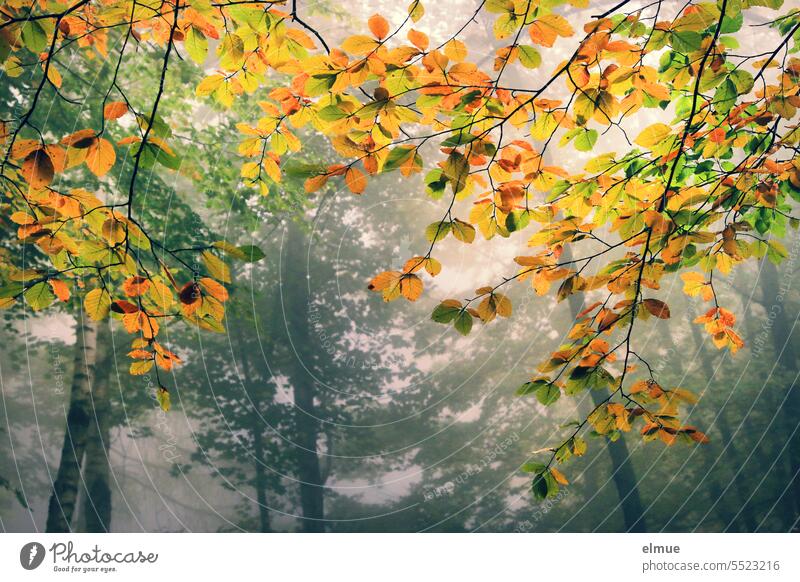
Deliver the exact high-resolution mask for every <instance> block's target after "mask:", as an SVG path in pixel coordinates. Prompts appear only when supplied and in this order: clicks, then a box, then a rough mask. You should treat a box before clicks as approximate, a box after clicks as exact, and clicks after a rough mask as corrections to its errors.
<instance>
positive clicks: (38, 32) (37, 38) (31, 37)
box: [22, 20, 47, 54]
mask: <svg viewBox="0 0 800 582" xmlns="http://www.w3.org/2000/svg"><path fill="white" fill-rule="evenodd" d="M22 42H23V43H24V44H25V47H26V48H27V49H28V50H29V51H31V52H32V53H36V54H39V53H41V52H43V51H44V50H45V49H46V48H47V33H46V32H45V30H44V28H42V25H41V24H40V23H39V21H38V20H29V21H28V22H26V23H25V24H24V25H23V28H22Z"/></svg>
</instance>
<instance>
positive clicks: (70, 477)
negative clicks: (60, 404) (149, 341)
mask: <svg viewBox="0 0 800 582" xmlns="http://www.w3.org/2000/svg"><path fill="white" fill-rule="evenodd" d="M96 345H97V324H96V323H94V322H93V321H90V320H88V319H87V318H86V317H85V316H84V315H83V313H82V312H80V311H79V312H78V321H77V324H76V340H75V367H74V372H73V376H72V387H71V389H70V401H69V411H68V412H67V419H66V420H67V429H66V433H65V434H64V444H63V445H62V447H61V461H60V463H59V466H58V473H57V476H56V480H55V482H54V483H53V491H52V495H51V497H50V504H49V506H48V510H47V531H48V532H68V531H71V523H72V516H73V513H74V512H75V502H76V500H77V497H78V486H79V483H80V475H81V461H82V460H83V452H84V449H85V448H86V438H87V435H88V432H89V420H90V418H91V417H90V411H89V406H90V400H91V398H90V397H91V385H92V380H93V377H94V367H95V359H96V356H97V354H96Z"/></svg>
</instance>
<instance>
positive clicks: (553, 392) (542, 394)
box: [536, 382, 561, 406]
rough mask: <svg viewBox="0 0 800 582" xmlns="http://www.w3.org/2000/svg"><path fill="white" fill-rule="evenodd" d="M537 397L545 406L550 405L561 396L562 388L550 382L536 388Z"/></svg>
mask: <svg viewBox="0 0 800 582" xmlns="http://www.w3.org/2000/svg"><path fill="white" fill-rule="evenodd" d="M536 398H537V399H538V400H539V402H541V403H542V404H544V405H545V406H550V405H551V404H553V403H554V402H555V401H556V400H558V399H559V398H561V389H560V388H559V387H558V386H556V385H555V384H553V383H552V382H548V383H547V384H545V385H544V386H540V387H539V389H538V390H536Z"/></svg>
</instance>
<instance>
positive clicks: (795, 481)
mask: <svg viewBox="0 0 800 582" xmlns="http://www.w3.org/2000/svg"><path fill="white" fill-rule="evenodd" d="M762 289H763V293H764V307H765V309H766V310H767V317H769V316H770V315H771V312H772V311H773V310H776V312H777V316H776V317H774V318H773V319H772V327H771V334H772V345H773V349H774V351H775V357H776V359H777V362H778V365H779V366H780V367H781V368H783V369H784V370H785V371H787V372H789V373H790V374H791V375H792V376H793V377H794V375H795V373H796V372H797V355H798V354H797V349H796V348H795V344H794V341H793V340H794V337H793V335H792V331H793V330H792V325H793V324H794V321H795V309H794V308H793V307H790V306H789V305H787V303H786V302H787V300H788V297H787V293H786V292H785V290H783V289H781V284H780V281H779V279H778V269H777V267H776V266H775V265H774V264H772V263H771V262H770V261H769V260H767V259H764V265H763V269H762ZM786 389H787V390H788V395H787V396H786V400H785V401H784V404H783V410H782V411H781V417H782V422H781V423H780V425H779V426H778V429H777V430H778V432H779V433H780V434H781V435H782V436H783V437H784V438H786V439H789V438H791V442H790V443H789V444H788V446H787V447H786V449H787V450H788V455H787V456H788V465H789V475H788V477H789V479H790V487H789V490H790V491H791V494H790V503H789V512H785V513H786V514H789V513H790V514H791V515H786V520H785V523H787V524H788V526H789V527H791V526H792V525H793V524H794V523H795V522H796V521H797V519H798V517H800V428H798V423H800V386H798V383H797V382H792V384H791V385H790V386H788V387H786ZM781 392H782V391H781ZM781 396H782V394H781ZM792 433H794V436H791V437H790V435H792ZM781 446H783V443H781Z"/></svg>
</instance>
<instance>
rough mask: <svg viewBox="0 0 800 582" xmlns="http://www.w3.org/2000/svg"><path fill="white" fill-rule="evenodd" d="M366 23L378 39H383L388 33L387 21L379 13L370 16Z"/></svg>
mask: <svg viewBox="0 0 800 582" xmlns="http://www.w3.org/2000/svg"><path fill="white" fill-rule="evenodd" d="M368 24H369V29H370V31H371V32H372V34H374V35H375V38H377V39H378V40H383V39H384V38H386V36H387V35H388V34H389V22H388V21H387V20H386V19H385V18H384V17H383V16H381V15H380V14H373V15H372V16H370V18H369V21H368Z"/></svg>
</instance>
